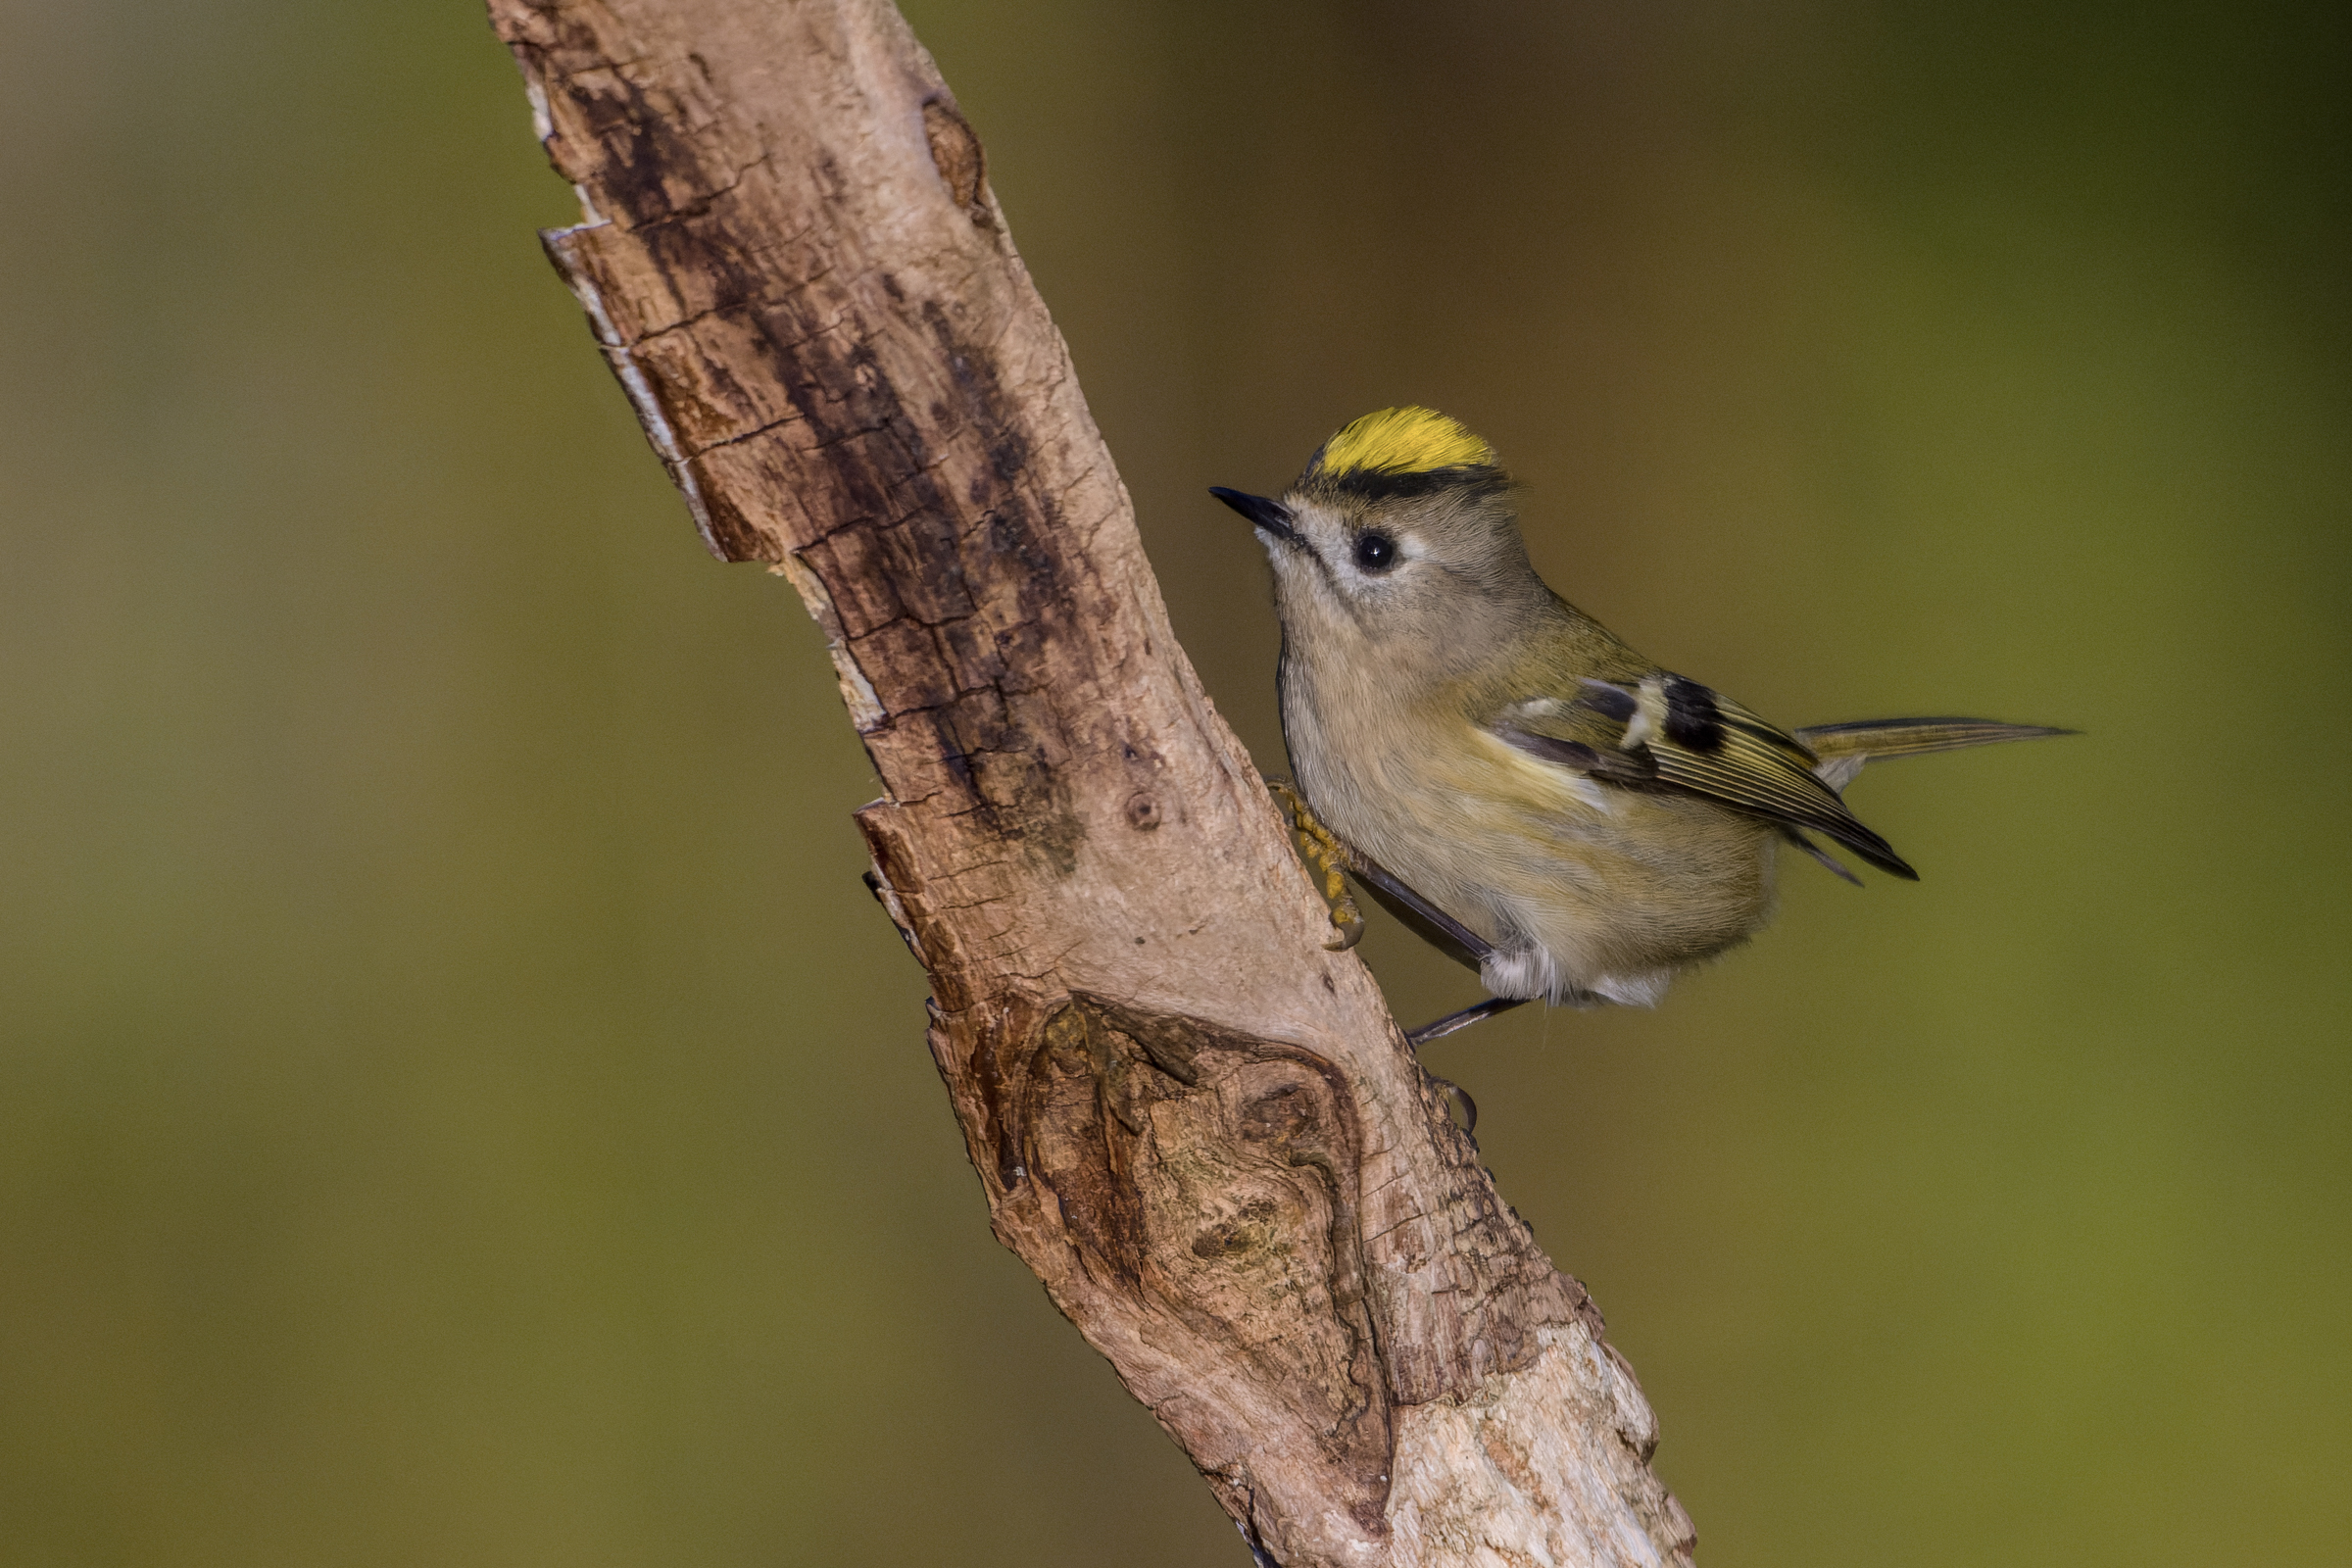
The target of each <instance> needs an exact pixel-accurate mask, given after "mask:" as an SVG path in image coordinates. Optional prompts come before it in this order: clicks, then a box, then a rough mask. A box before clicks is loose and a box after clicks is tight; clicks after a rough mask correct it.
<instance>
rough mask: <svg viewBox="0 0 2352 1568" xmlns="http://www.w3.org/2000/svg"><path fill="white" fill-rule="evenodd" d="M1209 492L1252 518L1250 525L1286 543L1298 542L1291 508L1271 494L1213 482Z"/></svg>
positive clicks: (1296, 526)
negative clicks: (1262, 493) (1256, 492)
mask: <svg viewBox="0 0 2352 1568" xmlns="http://www.w3.org/2000/svg"><path fill="white" fill-rule="evenodd" d="M1208 493H1209V494H1210V495H1212V496H1215V497H1216V498H1217V499H1218V500H1219V501H1222V502H1224V503H1225V504H1226V505H1227V506H1229V507H1231V508H1232V509H1233V510H1234V511H1236V512H1238V513H1240V514H1241V515H1243V516H1245V517H1248V518H1249V519H1250V525H1251V526H1252V527H1255V528H1259V529H1261V530H1263V531H1264V532H1266V533H1270V534H1272V535H1273V536H1274V537H1275V538H1277V539H1280V540H1281V541H1282V542H1283V543H1285V544H1292V545H1295V544H1297V543H1298V542H1299V528H1298V524H1297V523H1295V522H1294V521H1293V520H1292V518H1291V509H1290V508H1288V507H1286V506H1284V505H1283V504H1282V503H1281V502H1279V501H1276V500H1274V499H1273V498H1271V497H1269V496H1253V495H1250V494H1248V493H1246V492H1244V491H1240V490H1228V489H1226V488H1225V487H1224V486H1223V485H1218V484H1212V485H1210V486H1209V487H1208Z"/></svg>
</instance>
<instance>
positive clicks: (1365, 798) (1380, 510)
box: [1211, 408, 2068, 1039]
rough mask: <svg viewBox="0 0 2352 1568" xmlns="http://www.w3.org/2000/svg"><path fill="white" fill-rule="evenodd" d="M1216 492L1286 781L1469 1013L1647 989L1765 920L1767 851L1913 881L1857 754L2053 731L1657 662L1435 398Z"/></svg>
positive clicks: (1640, 995)
mask: <svg viewBox="0 0 2352 1568" xmlns="http://www.w3.org/2000/svg"><path fill="white" fill-rule="evenodd" d="M1211 494H1213V495H1215V496H1216V497H1217V499H1218V500H1220V501H1222V502H1224V503H1225V504H1226V505H1227V506H1229V507H1231V508H1232V509H1233V510H1234V511H1236V512H1238V513H1240V514H1241V515H1243V516H1245V517H1247V518H1248V519H1249V520H1250V523H1251V524H1253V525H1254V526H1255V528H1256V532H1257V537H1258V539H1259V540H1260V542H1262V543H1263V544H1264V546H1265V549H1266V554H1267V556H1268V558H1269V559H1270V560H1271V561H1272V563H1273V568H1274V603H1275V607H1276V609H1277V611H1278V613H1279V614H1280V616H1281V620H1282V658H1281V663H1280V670H1279V675H1278V684H1279V687H1280V691H1281V700H1282V730H1283V739H1284V741H1285V742H1286V743H1287V744H1288V746H1289V748H1290V754H1291V762H1292V766H1293V768H1294V769H1295V770H1296V773H1297V782H1298V789H1299V793H1300V794H1301V795H1303V797H1304V799H1305V803H1306V805H1307V807H1308V808H1309V809H1311V811H1312V813H1313V815H1314V816H1315V817H1317V818H1320V820H1321V823H1322V825H1323V826H1324V827H1326V828H1328V829H1329V830H1330V831H1331V833H1332V834H1334V835H1336V836H1337V838H1338V839H1339V840H1340V841H1341V844H1342V846H1343V848H1344V850H1345V852H1346V854H1347V858H1348V861H1349V863H1350V865H1351V867H1352V868H1353V869H1355V870H1356V871H1357V872H1358V873H1359V874H1360V875H1363V876H1365V877H1366V879H1367V880H1369V881H1370V882H1371V883H1372V885H1373V887H1374V890H1375V892H1376V893H1379V894H1381V895H1383V902H1384V903H1388V904H1390V905H1391V907H1396V908H1397V909H1398V912H1399V913H1402V914H1404V915H1405V916H1406V918H1408V919H1409V920H1411V921H1412V922H1413V923H1414V924H1415V925H1416V926H1417V927H1418V928H1420V929H1421V930H1422V931H1423V932H1424V934H1427V935H1430V936H1432V937H1433V938H1435V939H1436V940H1439V941H1440V942H1442V943H1443V944H1444V945H1446V947H1448V948H1449V949H1451V950H1452V951H1454V952H1455V953H1456V955H1457V956H1464V957H1466V958H1468V959H1470V960H1472V961H1474V962H1476V964H1477V966H1478V968H1479V973H1480V978H1481V980H1482V981H1483V982H1484V983H1485V985H1486V988H1487V990H1488V991H1489V992H1490V993H1491V994H1492V995H1493V996H1494V997H1495V998H1496V999H1498V1001H1497V1002H1495V1003H1492V1004H1488V1005H1484V1006H1482V1007H1480V1008H1473V1009H1468V1012H1469V1013H1470V1014H1483V1013H1484V1012H1488V1011H1493V1010H1497V1009H1498V1008H1499V1007H1500V1006H1501V1005H1508V1004H1509V1003H1512V1002H1515V1001H1519V1000H1526V999H1534V998H1539V997H1540V998H1544V999H1545V1000H1547V1001H1549V1002H1552V1003H1554V1004H1566V1005H1596V1004H1601V1003H1620V1004H1634V1005H1649V1004H1653V1003H1655V1002H1656V1001H1657V1000H1658V998H1659V997H1660V996H1661V995H1662V994H1663V993H1664V992H1665V990H1666V988H1667V987H1668V985H1669V984H1671V983H1672V982H1673V980H1674V979H1675V977H1676V976H1677V975H1679V974H1681V973H1683V972H1684V971H1685V970H1688V969H1690V968H1691V966H1692V965H1694V964H1697V963H1702V962H1704V961H1705V960H1707V959H1709V958H1712V957H1714V956H1717V955H1718V954H1721V953H1723V952H1724V951H1725V950H1726V949H1728V948H1731V947H1734V946H1736V945H1737V944H1739V943H1740V942H1743V941H1745V940H1746V939H1747V938H1748V937H1750V936H1752V935H1753V934H1754V933H1755V932H1756V931H1757V930H1758V929H1759V928H1761V927H1762V926H1763V924H1764V923H1765V921H1766V920H1767V919H1768V918H1770V915H1771V912H1772V905H1773V861H1774V858H1775V856H1776V854H1777V853H1778V852H1779V851H1780V849H1781V848H1782V847H1783V846H1789V847H1792V848H1795V849H1799V850H1802V851H1803V852H1804V853H1806V854H1807V855H1809V856H1811V857H1812V858H1815V859H1817V860H1819V861H1821V862H1822V863H1824V864H1825V865H1827V866H1829V867H1830V868H1831V869H1832V870H1834V871H1836V872H1837V873H1838V874H1839V875H1840V876H1844V877H1846V878H1847V879H1848V880H1849V881H1852V880H1858V879H1857V878H1855V877H1854V876H1853V873H1852V872H1850V871H1848V870H1847V869H1846V868H1845V867H1844V866H1843V865H1841V864H1839V863H1838V860H1837V859H1835V858H1833V857H1832V856H1831V855H1830V853H1829V852H1828V851H1827V850H1825V849H1824V848H1822V847H1821V846H1820V844H1819V843H1818V842H1817V838H1821V839H1828V840H1831V841H1833V842H1834V843H1836V844H1838V845H1840V846H1842V847H1844V848H1845V849H1847V850H1849V851H1851V852H1852V853H1853V854H1854V855H1855V856H1857V857H1859V858H1861V859H1863V860H1865V861H1867V862H1869V863H1870V864H1872V865H1874V866H1877V867H1878V868H1880V869H1881V870H1884V871H1887V872H1889V873H1891V874H1893V875H1895V876H1899V877H1905V878H1913V879H1915V878H1916V876H1917V873H1916V872H1914V871H1913V870H1912V869H1911V867H1910V866H1909V865H1907V864H1905V863H1904V862H1903V860H1902V858H1900V857H1899V856H1897V855H1896V854H1895V852H1894V850H1893V849H1892V848H1891V847H1890V846H1889V845H1888V844H1887V841H1886V840H1885V839H1883V838H1881V837H1880V836H1879V835H1878V834H1876V833H1874V832H1872V831H1871V830H1870V829H1869V828H1868V827H1865V826H1864V825H1863V824H1862V822H1861V821H1860V820H1859V819H1858V818H1856V817H1855V815H1854V814H1853V812H1852V811H1851V810H1849V809H1847V808H1846V805H1845V802H1844V800H1843V799H1842V798H1841V792H1842V791H1843V789H1844V788H1845V786H1846V785H1847V784H1848V783H1850V782H1851V781H1852V779H1853V777H1854V775H1855V774H1856V773H1858V772H1860V771H1861V768H1862V765H1863V764H1864V763H1865V762H1867V761H1869V760H1871V759H1873V758H1880V757H1902V756H1908V755H1911V754H1913V753H1919V752H1939V751H1948V750H1951V749H1954V748H1958V747H1964V746H1981V745H1985V744H1987V743H1990V742H1994V741H2008V740H2025V739H2030V738H2033V737H2037V736H2044V735H2058V734H2065V733H2068V732H2067V731H2064V730H2055V729H2049V728H2045V727H2042V726H2039V725H2026V724H2001V723H1994V722H1991V721H1989V720H1985V719H1973V718H1891V719H1874V720H1868V721H1864V722H1861V723H1850V724H1826V725H1822V726H1819V727H1817V728H1812V729H1798V730H1784V729H1781V728H1779V727H1778V726H1776V725H1774V724H1772V723H1771V722H1769V721H1768V720H1766V719H1764V718H1762V717H1760V716H1758V715H1757V714H1756V713H1754V712H1752V711H1749V710H1748V709H1746V708H1743V707H1741V706H1740V704H1739V703H1737V702H1734V701H1733V700H1732V699H1731V698H1729V697H1726V696H1724V695H1723V694H1722V693H1720V692H1716V691H1712V690H1709V689H1708V688H1707V687H1705V686H1702V685H1700V684H1699V683H1698V682H1697V681H1694V680H1691V679H1689V678H1688V677H1686V676H1683V675H1678V674H1676V673H1674V672H1673V671H1671V670H1667V669H1662V668H1660V667H1659V666H1658V665H1657V664H1656V663H1654V662H1651V661H1650V660H1648V659H1645V658H1643V657H1642V655H1640V654H1638V653H1636V652H1635V651H1634V650H1633V649H1631V648H1629V647H1627V646H1626V645H1625V644H1624V643H1623V642H1621V641H1619V640H1618V639H1617V638H1616V636H1614V635H1613V634H1612V633H1610V631H1609V630H1608V629H1607V628H1606V627H1604V626H1602V625H1601V624H1600V623H1599V622H1598V621H1596V620H1594V619H1593V617H1592V616H1590V615H1587V614H1585V613H1583V612H1582V611H1579V610H1578V609H1577V608H1576V607H1575V606H1573V605H1571V604H1569V603H1568V602H1567V601H1565V600H1563V599H1562V598H1560V596H1559V595H1557V594H1555V593H1553V592H1552V591H1551V589H1550V588H1548V587H1546V586H1545V585H1544V580H1543V579H1542V578H1541V577H1539V576H1537V575H1536V571H1535V567H1534V566H1533V565H1532V564H1530V563H1529V561H1528V556H1527V547H1526V545H1525V544H1524V543H1523V542H1522V541H1521V538H1520V535H1519V526H1518V519H1517V516H1516V514H1515V511H1514V508H1513V505H1512V490H1511V481H1510V478H1509V476H1508V475H1507V474H1506V473H1505V472H1504V471H1503V469H1502V467H1501V466H1500V464H1499V463H1498V462H1497V460H1496V457H1495V451H1494V449H1493V448H1492V447H1490V446H1489V445H1488V444H1487V443H1486V442H1485V441H1484V440H1482V439H1480V438H1479V437H1478V436H1476V435H1474V434H1472V433H1471V432H1470V431H1469V430H1468V429H1466V428H1464V427H1463V426H1462V425H1461V424H1460V423H1459V422H1457V421H1455V420H1453V419H1450V418H1447V417H1446V416H1444V415H1442V414H1438V413H1435V412H1433V411H1431V410H1428V409H1420V408H1407V409H1386V410H1383V411H1381V412H1380V413H1378V414H1369V415H1366V416H1365V417H1362V418H1360V419H1357V420H1356V421H1355V422H1354V423H1352V424H1350V425H1348V427H1347V428H1345V429H1343V430H1341V431H1340V432H1339V433H1338V434H1337V435H1334V436H1333V437H1332V438H1331V439H1330V440H1329V441H1327V442H1325V443H1324V444H1323V447H1322V449H1321V450H1320V451H1318V452H1317V453H1316V454H1315V455H1314V457H1313V458H1312V459H1311V460H1310V461H1309V462H1308V463H1307V466H1306V471H1305V472H1304V473H1303V474H1301V475H1300V476H1299V481H1298V483H1296V484H1295V485H1293V486H1292V487H1291V488H1290V489H1289V490H1288V491H1287V492H1285V493H1284V494H1283V495H1282V497H1281V498H1280V499H1274V498H1271V497H1266V496H1255V495H1247V494H1244V493H1242V492H1240V491H1235V490H1226V489H1221V488H1220V489H1214V490H1212V491H1211ZM1455 1017H1456V1019H1460V1020H1462V1021H1468V1018H1467V1016H1466V1015H1465V1014H1457V1015H1455ZM1453 1021H1454V1020H1443V1021H1442V1023H1444V1024H1448V1025H1450V1024H1452V1023H1453ZM1432 1030H1435V1031H1437V1032H1441V1033H1442V1032H1446V1030H1445V1029H1444V1028H1441V1027H1440V1026H1438V1025H1433V1026H1431V1030H1423V1031H1418V1032H1416V1038H1417V1039H1419V1038H1430V1037H1433V1036H1432Z"/></svg>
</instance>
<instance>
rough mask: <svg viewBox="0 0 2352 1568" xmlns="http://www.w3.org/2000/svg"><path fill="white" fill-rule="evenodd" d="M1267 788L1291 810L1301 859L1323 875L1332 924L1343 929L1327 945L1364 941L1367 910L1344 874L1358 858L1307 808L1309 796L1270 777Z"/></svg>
mask: <svg viewBox="0 0 2352 1568" xmlns="http://www.w3.org/2000/svg"><path fill="white" fill-rule="evenodd" d="M1266 789H1267V790H1268V791H1269V792H1270V793H1272V795H1273V797H1274V799H1275V800H1277V801H1279V802H1280V803H1281V804H1282V805H1283V806H1284V807H1285V808H1287V809H1289V811H1290V813H1291V827H1292V831H1293V833H1294V834H1295V835H1296V836H1297V839H1298V844H1299V858H1301V859H1303V860H1305V861H1306V863H1307V864H1308V865H1310V866H1312V867H1314V868H1315V869H1316V870H1317V871H1320V872H1321V873H1322V874H1323V902H1324V903H1326V904H1328V905H1330V906H1331V923H1332V924H1333V925H1335V926H1337V927H1338V928H1339V929H1338V930H1337V931H1335V932H1333V933H1332V935H1331V936H1330V937H1329V938H1328V939H1327V940H1326V941H1325V942H1324V944H1323V946H1324V947H1325V948H1327V949H1329V950H1330V951H1331V952H1333V953H1345V952H1347V951H1348V949H1349V948H1352V947H1354V946H1355V945H1356V944H1357V943H1358V942H1361V941H1363V940H1364V914H1363V911H1362V910H1361V909H1358V908H1357V907H1355V899H1354V897H1353V895H1351V894H1349V893H1348V879H1347V878H1346V877H1344V876H1342V875H1341V874H1340V872H1341V870H1342V869H1343V868H1350V869H1351V868H1352V867H1353V865H1354V862H1355V860H1356V859H1357V857H1356V856H1355V855H1354V854H1352V853H1351V852H1350V851H1349V850H1348V846H1347V845H1346V844H1343V843H1342V842H1341V841H1340V836H1339V835H1338V834H1337V833H1334V832H1333V831H1332V830H1331V829H1329V828H1327V827H1325V826H1324V825H1323V824H1322V822H1321V821H1320V820H1319V819H1318V818H1317V817H1316V816H1315V813H1314V812H1313V811H1311V810H1309V809H1307V805H1306V800H1305V798H1304V797H1303V796H1301V795H1300V794H1299V792H1298V791H1297V790H1295V789H1293V788H1291V786H1290V785H1289V784H1287V783H1285V782H1284V781H1283V780H1281V779H1278V778H1270V779H1268V780H1266Z"/></svg>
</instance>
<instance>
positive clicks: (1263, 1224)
mask: <svg viewBox="0 0 2352 1568" xmlns="http://www.w3.org/2000/svg"><path fill="white" fill-rule="evenodd" d="M1273 1240H1274V1205H1273V1204H1272V1203H1271V1202H1269V1201H1266V1200H1265V1199H1262V1198H1261V1199H1258V1200H1257V1201H1254V1202H1251V1203H1248V1204H1245V1205H1244V1206H1243V1208H1242V1211H1241V1212H1240V1213H1239V1214H1236V1215H1235V1216H1234V1217H1233V1218H1231V1219H1227V1220H1219V1221H1218V1222H1217V1223H1216V1224H1214V1225H1210V1226H1207V1227H1205V1228H1204V1229H1202V1230H1201V1234H1200V1235H1198V1236H1196V1237H1194V1238H1193V1248H1192V1251H1193V1255H1194V1256H1195V1257H1197V1258H1200V1259H1201V1260H1202V1261H1203V1262H1212V1263H1213V1262H1215V1261H1217V1260H1218V1259H1219V1258H1228V1257H1243V1256H1246V1255H1248V1254H1249V1253H1251V1252H1257V1251H1263V1250H1265V1248H1266V1246H1267V1245H1268V1244H1269V1243H1271V1242H1272V1241H1273Z"/></svg>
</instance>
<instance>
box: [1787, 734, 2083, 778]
mask: <svg viewBox="0 0 2352 1568" xmlns="http://www.w3.org/2000/svg"><path fill="white" fill-rule="evenodd" d="M1793 733H1794V734H1795V736H1796V738H1797V739H1798V740H1800V741H1802V742H1803V743H1804V744H1805V749H1806V750H1808V751H1810V752H1811V753H1812V754H1813V755H1814V756H1815V757H1818V758H1820V759H1821V765H1820V766H1818V767H1816V768H1815V769H1814V770H1813V771H1814V772H1815V773H1816V774H1817V775H1819V777H1820V778H1821V780H1822V782H1823V783H1825V784H1827V785H1829V786H1830V788H1832V789H1834V790H1842V789H1844V788H1845V787H1846V786H1847V785H1848V784H1850V783H1852V782H1853V781H1854V775H1855V774H1856V773H1859V772H1861V771H1862V764H1863V763H1865V762H1867V761H1869V760H1871V759H1872V758H1874V757H1916V756H1919V755H1921V754H1923V753H1926V752H1955V751H1958V750H1960V749H1961V748H1962V747H1964V746H1990V745H1992V744H1993V743H1995V742H1996V741H2034V740H2041V739H2043V738H2044V737H2046V736H2051V735H2072V734H2075V733H2076V731H2074V730H2071V729H2052V728H2050V727H2049V726H2048V725H2045V724H2001V723H1996V722H1995V721H1993V720H1992V719H1989V718H1866V719H1861V720H1858V721H1857V722H1854V723H1851V724H1816V725H1814V726H1813V727H1812V728H1811V729H1800V730H1796V731H1794V732H1793Z"/></svg>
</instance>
